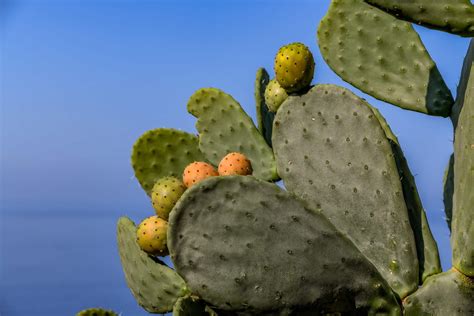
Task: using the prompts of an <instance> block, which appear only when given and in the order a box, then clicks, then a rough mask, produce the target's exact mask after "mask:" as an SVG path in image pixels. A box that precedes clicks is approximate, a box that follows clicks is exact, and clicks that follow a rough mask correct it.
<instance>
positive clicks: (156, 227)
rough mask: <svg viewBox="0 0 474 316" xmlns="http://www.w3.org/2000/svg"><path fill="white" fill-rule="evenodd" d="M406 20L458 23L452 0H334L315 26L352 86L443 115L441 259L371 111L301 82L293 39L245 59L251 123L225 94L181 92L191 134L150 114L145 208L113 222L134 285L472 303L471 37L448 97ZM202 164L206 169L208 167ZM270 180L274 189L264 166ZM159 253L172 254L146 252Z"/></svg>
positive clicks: (189, 299)
mask: <svg viewBox="0 0 474 316" xmlns="http://www.w3.org/2000/svg"><path fill="white" fill-rule="evenodd" d="M410 22H415V23H419V24H421V25H425V26H428V27H432V28H435V29H438V30H442V31H446V32H451V33H453V34H458V35H462V36H473V35H474V9H473V6H472V4H471V3H470V2H469V1H468V0H439V1H428V0H411V1H402V0H380V1H379V0H366V1H363V0H332V3H331V6H330V8H329V11H328V12H327V15H326V16H325V17H324V18H323V20H322V21H321V23H320V25H319V29H318V44H319V47H320V50H321V53H322V55H323V57H324V59H325V61H326V62H327V63H328V65H329V66H330V67H331V68H332V69H333V70H334V71H335V72H336V73H337V74H338V75H339V76H340V77H341V78H342V79H344V80H345V81H347V82H349V83H351V84H352V85H353V86H354V87H357V88H359V89H360V90H362V91H363V92H365V93H367V94H369V95H372V96H374V97H375V98H378V99H380V100H383V101H386V102H388V103H391V104H393V105H396V106H399V107H401V108H404V109H408V110H413V111H418V112H422V113H426V114H430V115H437V116H443V117H451V119H452V121H453V125H454V130H455V141H454V155H453V157H452V158H451V162H450V165H449V168H448V170H447V175H446V177H445V178H446V180H445V181H446V183H445V192H444V198H445V204H446V214H447V217H448V223H449V224H450V228H451V240H452V247H453V260H452V261H453V267H452V269H450V270H449V271H446V272H442V270H441V267H440V260H439V255H438V249H437V245H436V242H435V241H434V238H433V236H432V234H431V231H430V228H429V225H428V221H427V219H426V214H425V211H424V209H423V206H422V203H421V200H420V197H419V195H418V191H417V188H416V184H415V181H414V177H413V176H412V174H411V172H410V169H409V167H408V163H407V161H406V159H405V157H404V155H403V151H402V149H401V148H400V145H399V143H398V140H397V138H396V136H395V135H394V134H393V133H392V131H391V130H390V127H389V125H388V124H387V122H386V121H385V119H384V118H383V117H382V115H381V114H380V113H379V112H378V111H377V109H375V108H374V107H372V106H371V105H369V104H368V103H367V102H366V101H365V100H364V99H361V98H360V97H358V96H357V95H355V94H354V93H353V92H351V91H349V90H348V89H346V88H342V87H339V86H335V85H330V84H317V85H314V86H311V85H310V84H311V81H312V79H313V73H314V69H315V64H314V59H313V56H312V54H311V52H310V50H309V49H308V48H307V47H306V46H305V45H303V44H301V43H293V44H289V45H286V46H283V47H282V48H281V49H280V50H279V51H278V53H277V54H276V57H275V63H274V72H275V79H272V80H269V79H270V78H269V75H268V73H267V72H266V71H265V69H263V68H261V69H259V70H258V72H257V78H256V82H255V99H256V106H257V116H258V118H257V120H258V124H257V125H258V127H256V126H255V125H254V123H253V121H252V119H251V118H250V117H249V116H248V115H247V114H246V113H245V112H244V110H243V109H242V107H241V106H240V104H239V103H238V102H237V101H236V100H234V99H233V98H232V97H231V96H230V95H228V94H226V93H224V92H223V91H221V90H218V89H215V88H204V89H200V90H198V91H197V92H195V93H194V94H193V95H192V96H191V98H190V99H189V102H188V105H187V109H188V111H189V113H191V114H192V115H193V116H195V117H196V118H197V123H196V128H197V130H198V135H197V136H195V135H192V134H189V133H186V132H183V131H179V130H175V129H168V128H158V129H154V130H151V131H148V132H146V133H145V134H143V135H142V136H141V137H140V138H139V139H138V141H137V142H136V143H135V145H134V147H133V152H132V166H133V169H134V171H135V176H136V178H137V179H138V181H139V183H140V185H141V186H142V188H143V189H144V190H145V192H146V193H147V194H148V196H149V197H150V199H151V203H152V205H153V207H154V209H155V211H156V216H153V217H150V218H148V219H145V220H144V221H143V222H142V223H141V224H140V225H139V226H138V227H136V226H135V224H134V223H133V222H132V221H131V220H130V219H128V218H127V217H122V218H120V219H119V221H118V225H117V239H118V247H119V253H120V258H121V262H122V266H123V270H124V273H125V279H126V282H127V284H128V286H129V288H130V289H131V292H132V294H133V295H134V297H135V299H136V300H137V302H138V304H139V305H141V306H142V307H143V308H144V309H145V310H147V311H148V312H150V313H167V312H171V311H172V312H173V315H177V316H179V315H375V314H387V315H401V314H405V315H474V246H473V245H474V243H473V242H474V231H473V223H474V221H473V218H474V183H473V182H474V72H473V73H471V69H472V67H473V64H472V62H473V57H474V44H473V42H472V41H471V46H470V48H469V51H468V53H467V55H466V58H465V61H464V66H463V70H462V74H461V81H460V84H459V87H458V91H457V99H456V100H455V101H454V100H453V98H452V96H451V92H450V91H449V90H448V88H447V87H446V84H445V83H444V81H443V78H442V77H441V75H440V73H439V71H438V70H437V68H436V65H435V63H434V62H433V60H432V59H431V57H430V56H429V54H428V52H427V51H426V49H425V47H424V46H423V44H422V42H421V40H420V38H419V36H418V34H417V33H416V31H415V30H414V29H413V27H412V25H411V23H410ZM215 167H218V170H216V169H215ZM280 179H281V180H283V183H284V189H283V188H281V187H280V186H279V185H278V184H276V182H277V181H279V180H280ZM168 254H169V255H170V258H171V260H172V262H173V266H174V268H171V267H168V266H167V265H166V264H164V263H163V262H162V261H161V260H160V259H159V258H158V257H159V256H166V255H168Z"/></svg>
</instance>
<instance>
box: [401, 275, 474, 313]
mask: <svg viewBox="0 0 474 316" xmlns="http://www.w3.org/2000/svg"><path fill="white" fill-rule="evenodd" d="M473 298H474V280H473V279H470V278H468V277H466V276H465V275H463V274H461V273H459V272H458V271H456V270H455V269H452V270H450V271H447V272H443V273H440V274H437V275H433V276H431V277H429V278H428V279H427V280H426V282H425V284H424V285H423V286H422V287H421V288H420V289H419V290H418V291H416V292H415V293H414V294H412V295H410V296H408V297H407V298H406V299H405V300H404V302H403V306H404V307H405V314H404V315H406V316H447V315H449V316H468V315H474V299H473Z"/></svg>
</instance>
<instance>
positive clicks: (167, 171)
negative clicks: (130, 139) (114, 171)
mask: <svg viewBox="0 0 474 316" xmlns="http://www.w3.org/2000/svg"><path fill="white" fill-rule="evenodd" d="M203 160H205V158H204V156H203V154H202V153H201V152H200V151H199V146H198V138H197V137H196V136H194V135H192V134H189V133H186V132H183V131H179V130H175V129H171V128H157V129H154V130H150V131H148V132H146V133H145V134H143V135H142V136H140V138H139V139H138V140H137V141H136V143H135V144H134V145H133V151H132V167H133V170H134V171H135V177H136V178H137V179H138V182H140V185H141V186H142V188H143V189H144V190H145V191H146V193H147V194H148V195H150V194H151V190H152V188H153V185H154V184H155V182H156V181H157V180H159V179H160V178H163V177H177V178H181V176H182V173H183V170H184V168H185V167H186V166H187V165H188V164H190V163H192V162H193V161H203Z"/></svg>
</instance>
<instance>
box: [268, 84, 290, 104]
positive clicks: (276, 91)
mask: <svg viewBox="0 0 474 316" xmlns="http://www.w3.org/2000/svg"><path fill="white" fill-rule="evenodd" d="M286 98H288V94H287V93H286V91H285V89H283V88H282V87H281V86H280V84H279V83H278V81H276V79H272V80H270V82H269V83H268V85H267V87H266V88H265V103H266V104H267V106H268V109H269V110H270V112H276V111H278V108H279V107H280V105H281V104H282V103H283V101H285V100H286Z"/></svg>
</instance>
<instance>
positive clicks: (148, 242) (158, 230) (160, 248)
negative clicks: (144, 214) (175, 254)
mask: <svg viewBox="0 0 474 316" xmlns="http://www.w3.org/2000/svg"><path fill="white" fill-rule="evenodd" d="M167 230H168V222H167V221H165V220H164V219H161V218H159V217H158V216H150V217H148V218H146V219H144V220H143V221H142V222H141V223H140V225H138V229H137V242H138V245H139V246H140V248H141V249H142V250H143V251H145V252H147V253H149V254H151V255H157V256H163V257H164V256H167V255H168V247H167V246H166V232H167Z"/></svg>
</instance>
